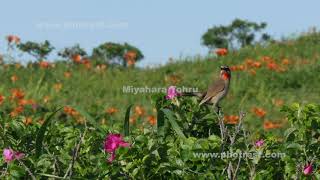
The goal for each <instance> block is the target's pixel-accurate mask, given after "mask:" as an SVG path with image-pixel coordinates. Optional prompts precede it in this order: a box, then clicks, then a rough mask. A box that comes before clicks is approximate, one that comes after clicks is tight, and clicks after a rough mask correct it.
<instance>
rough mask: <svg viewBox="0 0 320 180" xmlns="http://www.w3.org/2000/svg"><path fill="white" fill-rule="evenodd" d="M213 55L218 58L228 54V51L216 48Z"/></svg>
mask: <svg viewBox="0 0 320 180" xmlns="http://www.w3.org/2000/svg"><path fill="white" fill-rule="evenodd" d="M215 53H216V54H217V55H218V56H226V55H227V54H228V50H227V49H226V48H218V49H217V50H216V51H215Z"/></svg>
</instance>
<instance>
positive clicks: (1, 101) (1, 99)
mask: <svg viewBox="0 0 320 180" xmlns="http://www.w3.org/2000/svg"><path fill="white" fill-rule="evenodd" d="M5 99H6V97H4V96H3V95H1V94H0V105H1V104H3V101H4V100H5Z"/></svg>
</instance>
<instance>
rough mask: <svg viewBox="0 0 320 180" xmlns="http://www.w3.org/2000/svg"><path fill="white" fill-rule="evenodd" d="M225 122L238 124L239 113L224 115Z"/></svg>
mask: <svg viewBox="0 0 320 180" xmlns="http://www.w3.org/2000/svg"><path fill="white" fill-rule="evenodd" d="M224 122H225V123H226V124H238V123H239V116H237V115H230V116H227V115H225V116H224Z"/></svg>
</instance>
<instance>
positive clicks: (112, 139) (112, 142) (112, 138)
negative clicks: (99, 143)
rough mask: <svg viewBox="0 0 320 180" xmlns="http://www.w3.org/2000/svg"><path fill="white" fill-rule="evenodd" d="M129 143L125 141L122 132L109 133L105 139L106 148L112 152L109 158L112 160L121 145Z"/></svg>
mask: <svg viewBox="0 0 320 180" xmlns="http://www.w3.org/2000/svg"><path fill="white" fill-rule="evenodd" d="M128 146H130V144H129V143H127V142H125V141H124V140H123V138H122V136H121V135H120V134H109V135H108V136H107V137H106V139H105V141H104V150H105V151H106V152H108V153H110V154H111V156H110V158H109V159H108V161H109V162H112V161H113V160H114V159H115V158H116V154H115V153H116V150H117V149H118V148H119V147H128Z"/></svg>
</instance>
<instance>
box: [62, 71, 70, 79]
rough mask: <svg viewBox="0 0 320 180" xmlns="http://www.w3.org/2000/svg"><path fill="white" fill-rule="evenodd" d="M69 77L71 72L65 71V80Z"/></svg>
mask: <svg viewBox="0 0 320 180" xmlns="http://www.w3.org/2000/svg"><path fill="white" fill-rule="evenodd" d="M71 75H72V74H71V72H69V71H66V72H64V73H63V76H64V77H65V78H67V79H68V78H70V77H71Z"/></svg>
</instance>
